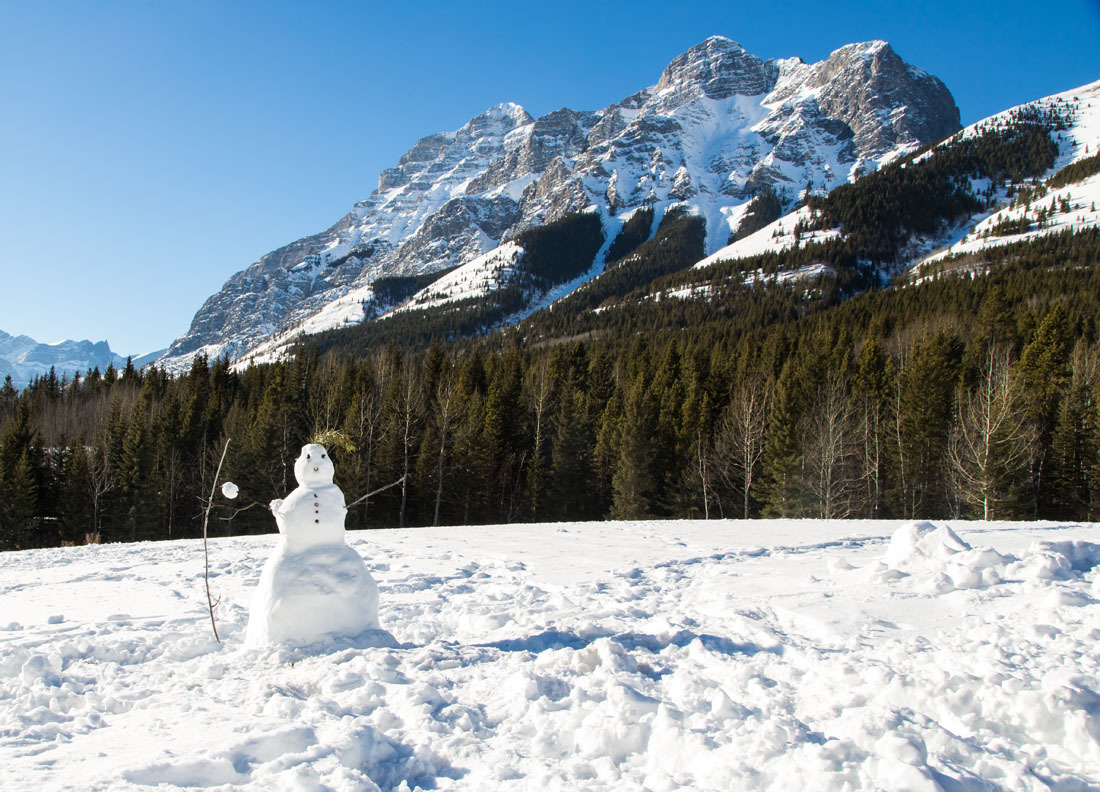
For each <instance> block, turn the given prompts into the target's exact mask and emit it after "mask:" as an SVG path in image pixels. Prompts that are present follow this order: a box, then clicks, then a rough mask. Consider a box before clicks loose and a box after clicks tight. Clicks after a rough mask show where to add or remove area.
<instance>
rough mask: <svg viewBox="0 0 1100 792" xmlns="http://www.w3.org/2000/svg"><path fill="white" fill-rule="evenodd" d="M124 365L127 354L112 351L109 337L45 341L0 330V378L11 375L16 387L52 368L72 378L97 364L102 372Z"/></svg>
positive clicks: (139, 360)
mask: <svg viewBox="0 0 1100 792" xmlns="http://www.w3.org/2000/svg"><path fill="white" fill-rule="evenodd" d="M162 353H163V351H159V352H153V353H151V354H149V355H144V356H142V357H136V358H134V359H133V364H134V365H135V366H138V367H141V366H144V365H146V364H148V363H151V362H153V361H154V360H156V359H157V358H158V357H160V356H161V354H162ZM125 365H126V358H124V357H122V356H121V355H117V354H115V353H114V352H112V351H111V347H110V346H109V345H108V344H107V342H106V341H97V342H92V341H71V340H67V341H60V342H58V343H56V344H43V343H40V342H38V341H35V340H34V339H33V338H31V337H30V336H25V335H20V336H13V335H9V334H8V333H5V332H4V331H2V330H0V381H2V380H3V379H4V378H5V377H9V376H10V377H11V379H12V384H13V385H14V386H15V387H16V388H23V387H26V386H27V385H28V384H29V383H30V382H31V380H33V379H34V378H35V377H38V376H40V375H43V374H48V373H49V371H50V369H51V368H52V369H53V370H54V373H55V374H56V375H57V376H58V378H60V377H62V376H67V377H68V378H69V379H72V376H73V374H74V373H79V374H80V375H81V376H83V375H84V374H85V373H87V372H88V371H90V370H91V369H94V368H98V369H99V370H100V371H101V372H103V371H106V370H107V367H108V366H114V367H115V368H116V369H117V368H121V367H122V366H125Z"/></svg>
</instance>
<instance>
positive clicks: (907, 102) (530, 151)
mask: <svg viewBox="0 0 1100 792" xmlns="http://www.w3.org/2000/svg"><path fill="white" fill-rule="evenodd" d="M958 128H959V114H958V109H957V108H956V107H955V105H954V101H953V99H952V98H951V95H950V93H949V92H948V91H947V89H946V88H945V87H944V86H943V84H942V83H941V82H940V81H939V80H937V79H936V78H934V77H932V76H930V75H928V74H927V73H925V72H923V71H921V70H920V69H917V68H915V67H913V66H910V65H909V64H906V63H905V62H904V61H903V60H902V59H901V58H900V57H898V55H897V54H896V53H894V51H893V50H892V49H891V48H890V46H889V45H888V44H886V43H885V42H882V41H872V42H867V43H863V44H852V45H848V46H846V47H842V48H841V49H839V50H837V51H836V52H834V53H832V54H831V55H830V56H829V58H827V59H826V60H824V61H821V62H820V63H814V64H807V63H804V62H803V61H801V60H799V59H797V58H790V59H784V60H767V61H765V60H762V59H760V58H757V57H756V56H754V55H752V54H750V53H748V52H746V51H745V50H744V49H743V48H742V47H741V46H740V45H739V44H737V43H736V42H733V41H730V40H729V39H725V38H722V37H712V38H710V39H707V40H706V41H704V42H702V43H701V44H699V45H697V46H695V47H692V48H691V49H690V50H688V51H687V52H685V53H684V54H683V55H681V56H679V57H677V58H676V59H674V60H673V61H672V62H671V63H670V64H669V65H668V67H667V68H666V69H665V70H664V72H663V73H662V74H661V76H660V79H659V80H658V81H657V83H656V84H655V85H653V86H650V87H649V88H646V89H643V90H642V91H639V92H638V93H636V94H633V95H632V96H629V97H627V98H625V99H623V100H622V101H621V102H619V103H617V104H613V105H610V106H608V107H606V108H604V109H602V110H598V111H595V112H588V111H574V110H569V109H562V110H557V111H554V112H552V113H548V114H546V115H544V116H541V117H539V118H532V117H531V116H530V115H529V114H528V113H527V112H526V111H525V110H524V109H523V108H522V107H519V106H518V105H515V104H510V103H505V104H501V105H498V106H496V107H493V108H490V109H489V110H487V111H486V112H485V113H482V114H481V115H478V116H476V117H474V118H473V119H471V120H470V122H469V123H467V124H466V125H465V126H463V127H462V128H461V129H459V130H456V131H453V132H445V133H440V134H435V135H429V136H428V137H425V138H423V139H422V140H420V141H419V142H418V143H417V144H416V145H415V146H413V148H411V149H410V150H409V151H408V152H407V153H406V154H405V155H404V156H403V157H402V158H401V159H400V161H399V162H398V164H397V165H396V166H395V167H393V168H390V169H387V170H386V171H384V172H383V173H382V174H381V176H380V177H379V182H378V188H377V190H375V191H374V192H373V193H372V194H371V195H370V196H369V197H368V198H367V199H365V200H363V201H361V202H359V203H358V204H356V205H355V207H353V209H352V211H351V212H349V213H348V214H347V215H346V216H345V217H344V218H342V219H341V220H340V221H338V222H337V223H336V224H334V225H333V226H332V227H331V228H329V229H327V230H326V231H322V232H320V233H318V234H316V235H314V236H311V237H307V238H305V239H301V240H298V241H297V242H294V243H292V244H290V245H287V246H285V247H283V248H280V249H279V250H276V251H273V252H271V253H269V254H268V255H266V256H264V257H263V258H262V259H260V261H258V262H256V263H255V264H253V265H252V266H250V267H249V268H247V269H245V270H243V271H241V272H239V273H237V274H236V275H234V276H233V277H232V278H230V279H229V281H228V282H227V283H226V284H225V285H224V287H223V288H222V290H221V291H219V292H218V293H217V294H215V295H212V296H211V297H210V298H209V299H208V300H207V302H206V303H205V304H204V305H203V306H202V307H201V308H200V309H199V311H198V313H197V314H196V315H195V318H194V320H193V322H192V325H191V328H190V329H189V331H188V332H187V333H186V334H185V335H183V336H181V337H180V338H179V339H177V340H176V342H175V343H174V344H173V345H172V347H171V348H170V349H169V351H168V352H167V353H166V355H165V356H164V358H162V360H161V364H162V365H164V366H166V367H167V368H169V369H170V370H182V369H185V368H186V367H188V366H189V365H190V361H191V359H192V357H193V356H194V355H195V354H196V353H198V352H203V353H205V354H207V355H209V356H211V357H214V356H218V355H221V354H228V355H229V356H230V357H231V358H233V359H235V360H244V359H247V358H248V357H249V356H250V355H256V354H261V353H262V354H264V355H270V354H277V351H278V349H279V348H281V347H282V346H284V345H285V343H286V342H289V341H292V340H293V339H295V338H296V337H297V336H298V335H299V334H300V333H303V332H306V333H312V332H318V331H320V330H323V329H327V328H331V327H339V326H341V325H343V324H345V323H347V322H350V321H364V320H365V319H367V315H366V314H365V313H364V306H365V304H366V303H367V302H368V301H369V299H370V297H371V294H372V290H371V283H372V282H373V280H374V279H375V278H377V277H379V276H381V275H392V274H401V275H410V274H424V273H430V272H435V271H439V270H441V269H444V268H449V267H454V266H461V265H463V264H467V263H469V262H471V261H473V260H475V259H477V258H478V257H480V256H482V255H484V254H486V253H488V252H490V251H491V250H493V249H494V248H496V247H497V246H498V245H499V244H501V243H502V242H505V241H507V240H509V239H511V238H513V237H515V236H516V235H517V234H518V233H520V232H522V231H523V230H525V229H528V228H531V227H533V226H537V225H541V224H543V223H545V222H550V221H553V220H556V219H559V218H561V217H564V216H566V215H568V214H572V213H575V212H579V211H586V210H588V211H591V210H595V211H598V212H600V213H601V215H602V216H603V217H604V218H605V222H606V225H607V226H608V227H611V226H615V225H617V224H621V222H622V220H623V218H624V217H625V216H626V215H627V214H629V213H630V212H632V211H634V210H636V209H637V208H638V207H640V206H643V205H645V206H652V207H653V208H654V209H655V210H656V211H657V212H658V214H660V213H661V212H663V211H664V209H665V208H667V207H668V206H670V205H673V204H686V205H687V206H688V207H689V208H690V210H691V211H693V212H695V213H697V214H700V215H701V216H703V217H705V218H706V220H707V249H708V251H714V250H717V249H718V248H719V247H721V246H722V245H724V244H725V242H726V240H727V239H728V236H729V231H730V228H731V227H732V225H731V224H732V223H735V222H736V219H737V217H739V214H740V213H741V212H742V211H743V207H744V204H745V203H746V202H747V201H748V200H750V199H751V198H752V197H753V195H755V194H756V193H757V192H758V191H759V190H760V189H761V188H762V187H763V186H765V185H767V186H770V187H772V188H773V189H774V190H775V191H776V193H777V194H779V195H780V196H781V198H783V199H784V200H785V201H786V202H787V204H788V205H790V204H793V203H794V202H795V201H796V200H797V198H798V196H799V195H801V194H802V193H803V192H804V191H805V190H807V189H812V190H815V191H822V190H827V189H829V188H831V187H834V186H836V185H838V184H842V183H844V182H846V181H848V180H850V179H852V178H855V177H856V176H858V175H859V174H860V173H865V172H867V171H870V170H874V169H875V168H877V167H879V166H880V165H881V164H882V163H884V162H888V161H890V160H891V159H893V158H895V157H898V156H900V155H902V154H904V153H906V152H909V151H911V150H913V149H914V148H916V147H919V146H920V145H921V144H923V143H926V142H929V141H932V140H938V139H940V138H941V137H943V136H944V135H946V134H949V133H950V132H953V131H955V130H956V129H958ZM593 270H594V272H598V271H599V267H594V268H593ZM261 344H263V345H264V346H263V347H260V346H259V345H261Z"/></svg>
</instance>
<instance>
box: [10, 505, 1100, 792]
mask: <svg viewBox="0 0 1100 792" xmlns="http://www.w3.org/2000/svg"><path fill="white" fill-rule="evenodd" d="M932 527H934V526H923V527H922V526H917V525H909V526H903V525H902V524H901V523H897V522H858V521H853V522H843V521H836V522H821V521H790V522H784V521H770V522H764V521H752V522H741V521H713V522H640V523H639V522H636V523H588V524H569V523H562V524H555V525H534V526H498V527H485V528H446V529H412V530H403V531H397V530H391V531H372V532H363V533H350V534H349V535H348V539H349V543H350V544H351V545H352V546H353V547H355V548H356V549H357V550H358V552H359V553H360V554H361V555H362V556H363V557H364V559H365V560H366V561H367V565H368V567H369V568H370V571H371V574H372V575H373V576H374V577H375V579H376V580H377V581H378V583H379V588H380V591H381V608H380V616H381V622H382V627H383V628H384V629H385V630H387V631H389V633H390V634H391V635H392V637H393V642H392V645H389V646H386V645H376V646H374V647H369V646H363V647H354V646H330V647H327V648H317V649H315V650H313V651H309V652H306V651H297V650H295V651H291V650H273V649H265V650H252V649H245V648H244V647H243V646H242V640H243V634H244V626H245V622H246V618H247V608H248V602H249V597H250V594H251V591H252V589H253V588H254V587H255V585H256V582H257V579H258V577H259V572H260V568H261V566H262V564H263V562H264V560H265V558H266V556H267V554H268V553H269V552H270V550H271V548H272V546H273V543H274V539H275V537H274V536H263V537H242V538H235V539H224V540H215V541H214V542H213V543H212V548H211V550H212V560H213V569H214V576H213V578H212V587H213V590H214V594H215V596H216V597H218V598H220V604H219V605H218V608H217V614H218V618H219V625H220V629H221V633H222V637H223V639H224V643H223V644H221V645H220V646H219V645H217V644H215V643H214V641H213V638H212V637H211V634H210V625H209V619H208V616H207V613H206V605H205V598H204V594H203V589H202V555H201V545H200V544H198V543H196V542H193V541H185V542H169V543H160V544H144V545H109V546H91V547H80V548H68V549H54V550H39V551H26V552H20V553H7V554H4V555H0V607H2V614H3V615H2V618H0V788H3V789H4V790H6V791H7V792H24V791H25V790H34V792H38V791H39V790H43V789H50V790H70V789H71V790H77V789H79V790H123V791H124V790H137V789H150V788H157V789H161V790H173V789H185V788H186V789H191V788H196V787H203V788H215V789H239V790H265V791H266V790H276V789H286V790H302V789H329V790H341V791H345V790H375V789H385V790H398V789H401V790H405V789H410V790H411V789H416V788H421V789H440V790H447V789H455V790H547V789H550V790H553V789H561V790H624V789H650V790H659V789H670V790H671V789H696V790H731V789H744V790H755V789H777V790H778V789H784V790H786V789H808V790H815V792H829V790H837V791H838V792H839V790H945V791H947V792H951V791H953V790H1029V791H1030V790H1040V789H1067V790H1068V789H1081V790H1085V789H1092V788H1093V787H1094V785H1095V779H1096V778H1098V777H1100V685H1098V683H1097V671H1098V667H1100V660H1098V657H1097V653H1096V636H1097V635H1100V602H1098V599H1100V570H1098V568H1097V564H1098V563H1100V525H1096V524H1091V525H1056V524H1028V523H1016V524H990V523H953V524H952V526H951V527H952V528H953V529H954V533H952V532H951V531H949V530H947V529H946V527H944V526H940V528H939V529H938V530H931V528H932ZM971 545H973V547H972V548H971V547H970V546H971ZM376 643H382V644H385V643H387V641H381V642H376Z"/></svg>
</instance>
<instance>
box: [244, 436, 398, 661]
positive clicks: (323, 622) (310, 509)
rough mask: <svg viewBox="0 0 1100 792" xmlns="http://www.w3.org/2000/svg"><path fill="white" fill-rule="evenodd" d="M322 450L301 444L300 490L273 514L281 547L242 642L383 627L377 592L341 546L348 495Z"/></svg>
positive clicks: (297, 641)
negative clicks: (336, 478) (345, 495)
mask: <svg viewBox="0 0 1100 792" xmlns="http://www.w3.org/2000/svg"><path fill="white" fill-rule="evenodd" d="M333 473H334V470H333V466H332V460H331V459H330V458H329V455H328V451H327V450H326V449H325V447H324V446H322V445H316V444H310V445H306V446H302V453H301V454H299V455H298V459H297V460H296V461H295V462H294V477H295V478H296V479H297V480H298V487H297V489H295V490H294V491H293V492H292V493H290V494H289V495H287V496H286V498H285V499H283V500H273V501H272V502H271V511H272V513H273V514H274V515H275V522H276V524H277V525H278V526H279V534H280V538H279V543H278V544H277V545H275V551H274V552H273V553H272V555H271V557H270V558H269V559H268V560H267V563H266V564H265V565H264V569H263V572H262V574H261V575H260V583H259V585H258V586H257V587H256V592H255V594H254V595H253V597H252V607H251V610H250V611H249V615H248V633H247V635H246V638H245V642H246V643H247V644H248V645H250V646H260V645H263V644H271V643H278V644H292V645H299V646H304V645H308V644H313V643H319V642H322V641H326V640H330V639H333V638H354V637H356V636H359V635H361V634H363V633H365V632H366V631H368V630H377V629H378V587H377V585H375V582H374V579H373V578H372V577H371V576H370V573H369V572H368V571H367V567H366V565H365V564H364V563H363V559H361V558H360V557H359V554H358V553H356V552H355V550H353V549H352V548H350V547H348V546H347V545H346V544H345V543H344V517H345V516H346V515H347V513H348V510H347V509H346V508H345V506H344V493H343V492H341V491H340V488H339V487H337V486H336V485H335V484H333V483H332V476H333Z"/></svg>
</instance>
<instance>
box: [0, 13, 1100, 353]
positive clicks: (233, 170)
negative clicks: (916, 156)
mask: <svg viewBox="0 0 1100 792" xmlns="http://www.w3.org/2000/svg"><path fill="white" fill-rule="evenodd" d="M536 9H537V10H536ZM712 34H719V35H724V36H728V37H730V38H733V39H735V40H737V41H738V42H740V43H741V44H742V45H743V46H744V47H745V48H746V49H748V50H749V51H750V52H753V53H755V54H757V55H759V56H761V57H765V58H769V57H790V56H799V57H801V58H803V59H804V60H807V61H815V60H820V59H821V58H824V57H826V56H827V55H828V54H829V52H831V51H832V50H834V49H836V48H837V47H840V46H842V45H844V44H846V43H849V42H853V41H866V40H869V39H876V38H877V39H885V40H887V41H889V42H891V44H893V46H894V49H895V50H897V52H898V53H899V54H900V55H901V56H902V57H903V58H905V59H906V60H908V61H909V62H911V63H913V64H915V65H917V66H920V67H922V68H924V69H926V70H928V71H930V72H932V73H933V74H935V75H937V76H938V77H940V78H941V79H942V80H943V81H944V82H945V83H946V84H947V86H948V88H950V89H951V91H952V92H953V94H954V96H955V100H956V103H957V104H958V105H959V108H960V110H961V111H962V116H963V122H964V123H967V122H970V121H975V120H977V119H979V118H982V117H984V116H986V115H989V114H991V113H993V112H996V111H999V110H1002V109H1005V108H1006V107H1009V106H1011V105H1014V104H1019V103H1020V102H1024V101H1028V100H1030V99H1034V98H1037V97H1039V96H1044V95H1047V94H1050V93H1055V92H1057V91H1062V90H1067V89H1069V88H1073V87H1076V86H1077V85H1080V84H1083V83H1086V82H1091V81H1093V80H1096V79H1100V0H1062V2H1057V3H1035V2H1014V1H1013V2H996V3H994V2H984V0H983V1H981V2H961V3H956V2H930V3H908V4H894V3H884V2H874V3H871V2H867V3H854V2H853V3H844V2H833V3H822V2H802V1H801V0H792V1H791V2H785V3H776V4H770V3H735V2H728V1H727V2H709V3H705V2H691V1H690V0H665V2H660V3H655V2H641V1H639V2H617V3H594V2H591V1H590V0H589V2H564V3H540V4H537V5H536V4H528V3H523V2H501V3H478V2H447V3H425V2H416V1H415V0H410V1H408V2H385V3H374V2H325V1H324V0H315V1H314V2H305V1H304V0H303V2H298V3H281V2H274V1H271V2H266V3H254V2H246V1H243V0H187V2H167V1H165V2H160V1H159V0H144V1H143V2H138V1H137V0H132V1H122V0H119V1H112V0H85V2H69V1H68V0H50V1H48V2H43V1H42V0H0V102H2V104H0V284H2V285H0V294H2V298H0V299H2V306H3V308H2V312H0V330H4V331H6V332H9V333H13V334H19V333H24V334H27V335H30V336H33V337H34V338H37V339H38V340H40V341H58V340H61V339H63V338H76V339H82V338H90V339H92V340H101V339H107V340H108V341H110V343H111V347H112V348H113V349H114V350H115V351H117V352H119V353H121V354H140V353H143V352H147V351H151V350H153V349H156V348H159V347H163V346H167V345H168V344H169V343H170V342H171V341H172V340H173V339H174V338H175V337H176V336H178V335H180V334H182V333H183V332H185V331H186V330H187V327H188V325H189V324H190V321H191V318H192V316H193V315H194V313H195V311H196V310H197V309H198V307H199V306H200V305H201V304H202V302H203V300H204V299H205V298H206V297H208V296H209V295H210V294H211V293H213V292H214V291H216V290H217V289H218V288H219V287H220V286H221V284H222V283H223V282H224V281H225V280H226V279H227V278H228V277H229V276H230V275H232V274H233V273H234V272H236V271H238V270H240V269H243V268H244V267H246V266H248V265H249V264H250V263H252V262H253V261H255V260H256V259H257V258H259V257H260V256H261V255H263V254H264V253H266V252H267V251H269V250H271V249H273V248H276V247H278V246H280V245H282V244H284V243H286V242H289V241H292V240H294V239H296V238H298V237H300V236H303V235H305V234H309V233H313V232H316V231H319V230H321V229H323V228H326V227H327V226H328V225H330V224H331V223H333V222H335V221H336V220H337V219H339V218H340V217H341V216H342V215H343V214H344V213H345V212H346V211H347V210H348V209H349V208H350V207H351V205H352V204H353V203H354V202H355V201H356V200H359V199H361V198H364V197H366V196H367V195H368V194H369V193H370V191H371V190H372V189H374V187H375V186H376V184H377V178H378V173H379V172H380V171H381V170H382V169H383V168H385V167H388V166H389V165H392V164H393V163H394V162H395V161H396V160H397V158H398V157H399V156H400V155H401V154H402V153H403V152H404V151H405V150H406V149H408V148H409V147H410V146H411V145H412V144H413V143H415V142H416V140H417V139H418V138H420V137H422V136H424V135H426V134H430V133H432V132H436V131H442V130H450V129H455V128H457V127H459V126H461V125H462V124H463V123H464V122H465V121H466V120H467V119H468V118H470V117H471V116H473V115H475V114H477V113H478V112H480V111H481V110H483V109H485V108H486V107H489V106H491V105H494V104H496V103H498V102H502V101H514V102H518V103H520V104H522V105H523V106H524V107H526V108H527V110H528V111H529V112H530V113H532V114H533V115H539V114H542V113H545V112H548V111H550V110H554V109H557V108H559V107H563V106H568V107H572V108H575V109H598V108H601V107H604V106H606V105H608V104H610V103H611V102H614V101H617V100H619V99H621V98H623V97H625V96H627V95H629V94H631V93H633V92H634V91H637V90H639V89H641V88H643V87H645V86H647V85H651V84H653V83H654V82H655V81H656V80H657V78H658V76H659V75H660V73H661V70H662V69H663V68H664V66H665V64H667V63H668V61H669V60H671V59H672V58H674V57H675V56H676V55H678V54H679V53H681V52H683V51H684V50H686V49H688V48H689V47H691V46H692V45H694V44H696V43H698V42H700V41H702V40H703V39H704V38H706V37H707V36H709V35H712Z"/></svg>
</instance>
